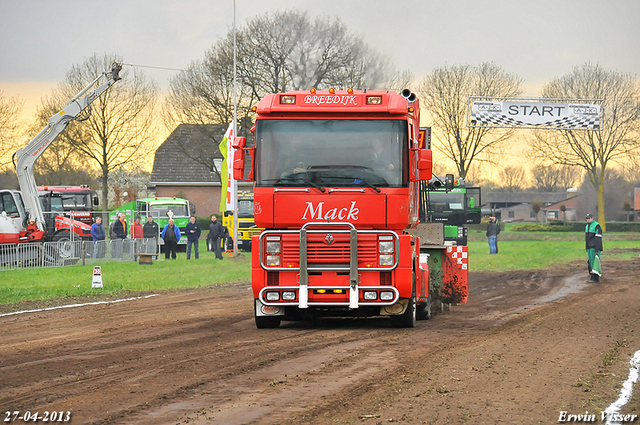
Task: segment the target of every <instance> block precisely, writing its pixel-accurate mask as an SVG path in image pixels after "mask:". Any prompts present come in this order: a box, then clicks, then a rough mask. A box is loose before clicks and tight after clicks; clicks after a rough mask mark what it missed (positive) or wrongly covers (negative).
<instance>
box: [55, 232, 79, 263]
mask: <svg viewBox="0 0 640 425" xmlns="http://www.w3.org/2000/svg"><path fill="white" fill-rule="evenodd" d="M52 240H53V242H58V255H59V256H60V259H61V260H63V261H64V264H65V265H74V264H76V263H77V262H78V258H77V257H79V256H80V253H79V252H76V249H77V248H78V246H77V245H76V244H75V243H74V242H72V241H71V232H69V231H68V230H64V231H62V232H58V233H56V234H55V235H53V239H52Z"/></svg>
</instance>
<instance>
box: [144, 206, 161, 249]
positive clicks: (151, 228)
mask: <svg viewBox="0 0 640 425" xmlns="http://www.w3.org/2000/svg"><path fill="white" fill-rule="evenodd" d="M159 234H160V229H159V227H158V223H156V222H155V221H153V217H151V215H149V216H147V222H146V223H144V226H142V237H143V238H145V239H152V241H148V242H147V244H146V247H147V254H157V253H158V235H159Z"/></svg>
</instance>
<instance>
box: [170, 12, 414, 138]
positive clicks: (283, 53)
mask: <svg viewBox="0 0 640 425" xmlns="http://www.w3.org/2000/svg"><path fill="white" fill-rule="evenodd" d="M236 45H237V52H238V54H237V60H238V61H237V70H238V107H239V109H238V115H239V116H240V117H246V116H250V115H251V107H252V106H254V105H255V102H257V101H258V100H259V99H261V98H262V97H264V95H266V94H268V93H277V92H282V91H288V90H308V89H311V88H312V87H315V88H317V89H322V88H330V87H336V88H340V87H343V88H348V87H351V88H354V89H364V88H379V87H382V86H383V85H388V84H394V86H397V85H399V84H400V83H403V82H407V81H409V80H410V75H409V74H408V73H407V72H406V71H405V72H404V73H402V74H398V73H397V72H396V71H395V70H394V68H393V66H392V65H391V61H390V59H388V58H387V57H384V56H382V55H380V54H378V53H376V52H375V51H374V50H373V49H371V48H370V47H368V46H367V45H366V44H365V43H364V41H363V40H362V39H361V38H360V37H359V36H357V35H354V34H352V33H350V32H349V31H348V29H347V27H346V26H345V25H344V24H343V23H342V22H341V21H340V20H339V19H338V18H335V19H329V18H326V17H319V18H316V19H314V20H312V19H311V18H310V17H309V15H308V14H307V12H301V11H297V10H287V11H284V12H281V11H276V12H272V13H267V14H264V15H259V16H256V17H254V18H252V19H250V20H249V21H248V22H247V24H246V27H245V28H240V29H239V30H238V31H237V35H236ZM165 116H167V117H169V119H168V120H166V121H167V125H168V126H173V125H175V124H176V123H179V122H183V123H193V124H227V123H228V122H230V121H231V119H232V116H233V35H232V33H229V34H228V35H227V37H226V38H225V39H223V40H220V41H219V42H217V43H215V44H214V45H213V46H212V47H211V49H210V50H208V51H207V52H206V53H205V56H204V59H203V60H201V61H195V62H193V63H192V64H191V65H190V66H189V67H188V69H187V70H185V71H184V72H182V73H180V74H179V75H177V76H176V77H175V78H174V79H172V80H171V87H170V95H169V97H168V98H167V103H166V105H165Z"/></svg>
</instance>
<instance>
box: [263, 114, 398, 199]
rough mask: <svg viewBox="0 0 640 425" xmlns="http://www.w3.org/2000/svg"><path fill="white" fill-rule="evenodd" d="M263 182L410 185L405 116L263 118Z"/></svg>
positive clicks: (308, 184)
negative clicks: (399, 117) (398, 118)
mask: <svg viewBox="0 0 640 425" xmlns="http://www.w3.org/2000/svg"><path fill="white" fill-rule="evenodd" d="M256 147H257V148H258V149H257V150H256V151H257V154H256V165H257V166H256V169H257V175H256V184H257V185H258V186H375V187H378V186H382V187H390V186H392V187H399V186H406V185H407V180H408V177H407V174H408V173H407V166H406V163H407V156H408V155H407V154H406V150H407V147H408V143H407V123H406V121H402V120H393V121H392V120H259V121H258V122H257V124H256Z"/></svg>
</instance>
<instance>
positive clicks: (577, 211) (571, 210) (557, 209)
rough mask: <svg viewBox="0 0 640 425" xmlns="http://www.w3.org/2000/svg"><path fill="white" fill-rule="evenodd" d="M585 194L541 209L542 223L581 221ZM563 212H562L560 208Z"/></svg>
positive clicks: (584, 208)
mask: <svg viewBox="0 0 640 425" xmlns="http://www.w3.org/2000/svg"><path fill="white" fill-rule="evenodd" d="M585 196H586V195H585V194H584V193H583V194H580V195H576V196H572V197H570V198H567V199H564V200H562V201H559V202H555V203H553V204H549V205H546V206H545V207H543V208H542V213H543V216H544V221H550V220H565V221H581V220H582V219H583V218H584V217H583V215H584V214H586V213H583V210H586V207H585ZM563 205H564V207H565V211H564V212H563V211H562V207H563Z"/></svg>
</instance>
